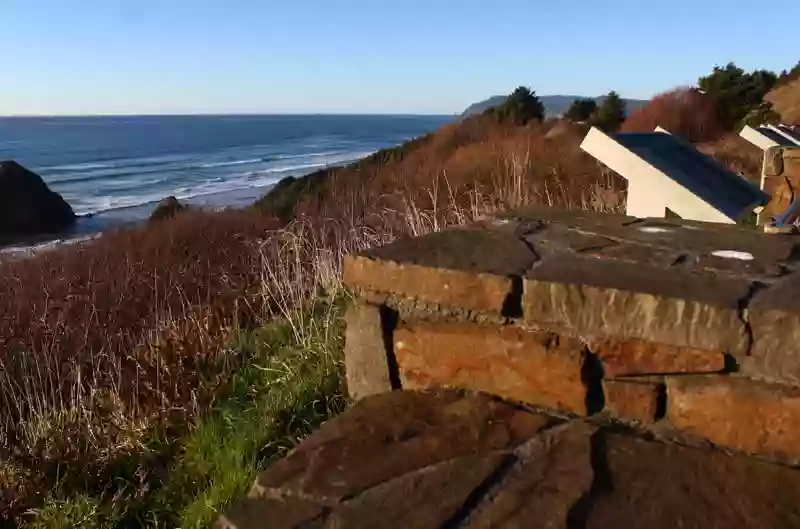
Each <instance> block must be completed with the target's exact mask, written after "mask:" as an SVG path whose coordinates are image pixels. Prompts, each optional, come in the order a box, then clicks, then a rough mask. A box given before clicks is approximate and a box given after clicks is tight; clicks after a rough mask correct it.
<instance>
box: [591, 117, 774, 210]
mask: <svg viewBox="0 0 800 529" xmlns="http://www.w3.org/2000/svg"><path fill="white" fill-rule="evenodd" d="M581 148H582V149H583V150H584V151H586V152H587V153H589V154H591V155H592V156H594V157H595V158H596V159H597V160H599V161H600V162H602V163H603V164H605V165H606V166H608V167H609V168H611V169H612V170H614V171H616V172H617V173H619V174H620V175H621V176H622V177H623V178H625V179H626V180H627V181H628V201H627V214H628V215H632V216H635V217H664V216H665V213H666V210H667V209H669V210H670V211H671V212H674V213H675V214H677V215H678V216H680V217H682V218H684V219H691V220H699V221H706V222H723V223H735V222H736V220H738V219H740V218H742V217H744V216H746V215H748V214H750V213H751V212H752V211H753V210H756V209H760V207H761V206H763V205H764V204H765V203H766V202H767V201H768V200H769V196H768V195H767V194H765V193H763V192H762V191H761V190H760V189H758V187H757V186H755V185H754V184H752V183H750V182H748V181H747V180H745V179H744V178H742V177H740V176H739V175H737V174H735V173H733V172H731V171H729V170H728V169H726V168H725V167H723V166H722V165H720V164H719V163H717V162H716V161H714V160H713V159H712V158H710V157H708V156H706V155H704V154H702V153H701V152H699V151H698V150H697V149H695V148H694V147H693V146H692V145H691V144H689V143H687V142H685V141H683V140H682V139H680V138H678V137H676V136H674V135H671V134H668V133H666V132H664V131H660V130H659V131H656V132H650V133H620V134H614V135H608V134H605V133H604V132H602V131H601V130H599V129H597V128H592V130H590V131H589V133H588V134H587V135H586V138H585V139H584V140H583V143H582V144H581Z"/></svg>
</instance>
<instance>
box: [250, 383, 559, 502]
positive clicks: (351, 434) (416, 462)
mask: <svg viewBox="0 0 800 529" xmlns="http://www.w3.org/2000/svg"><path fill="white" fill-rule="evenodd" d="M551 422H552V419H551V418H550V417H547V416H546V415H542V414H538V413H533V412H530V411H527V410H524V409H521V408H519V407H517V406H513V405H510V404H506V403H503V402H501V401H499V400H497V399H496V398H492V397H489V396H486V395H479V394H472V393H461V392H458V391H430V392H415V391H402V392H400V391H395V392H391V393H385V394H382V395H376V396H372V397H367V398H365V399H362V400H360V401H359V402H358V403H357V404H356V405H354V406H353V407H352V408H350V409H349V410H347V411H346V412H345V413H343V414H342V415H340V416H339V417H337V418H336V419H335V420H333V421H330V422H328V423H326V424H325V425H323V426H322V427H321V428H320V429H319V430H317V431H316V432H315V433H314V434H312V435H311V436H310V437H309V438H308V439H307V440H305V441H304V442H303V443H301V444H300V445H299V446H298V447H297V448H296V449H295V450H294V451H293V452H292V453H291V454H289V455H288V456H287V457H285V458H284V459H282V460H281V461H279V462H277V463H275V464H273V465H272V466H271V467H270V468H268V469H267V470H266V471H264V472H262V473H261V474H260V475H259V476H258V478H257V479H256V483H255V485H254V486H253V489H252V491H251V497H254V498H259V497H270V496H274V495H275V494H277V493H279V494H288V495H291V496H296V497H303V498H308V499H313V500H315V501H317V502H318V503H320V504H325V505H337V504H338V503H339V502H340V501H341V500H342V499H344V498H348V497H351V496H354V495H356V494H358V493H360V492H362V491H363V490H366V489H368V488H371V487H374V486H376V485H378V484H380V483H383V482H385V481H388V480H390V479H393V478H395V477H398V476H401V475H404V474H407V473H409V472H412V471H414V470H416V469H420V468H424V467H427V466H430V465H434V464H436V463H438V462H441V461H446V460H450V459H454V458H457V457H461V456H466V455H473V454H482V453H490V452H493V451H497V450H502V449H506V448H513V447H514V446H517V445H518V444H520V443H522V442H524V441H525V440H527V439H529V438H530V437H531V436H533V435H534V434H535V433H536V432H537V431H539V430H540V429H541V428H544V427H545V426H547V425H548V424H550V423H551Z"/></svg>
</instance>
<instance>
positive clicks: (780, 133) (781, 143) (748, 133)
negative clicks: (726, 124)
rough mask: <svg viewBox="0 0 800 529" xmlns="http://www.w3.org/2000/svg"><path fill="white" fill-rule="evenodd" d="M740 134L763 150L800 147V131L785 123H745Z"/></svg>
mask: <svg viewBox="0 0 800 529" xmlns="http://www.w3.org/2000/svg"><path fill="white" fill-rule="evenodd" d="M739 135H740V136H741V137H742V138H744V139H746V140H747V141H749V142H750V143H752V144H753V145H755V146H756V147H758V148H759V149H761V150H763V151H766V150H767V149H769V148H771V147H800V132H797V131H795V130H793V129H792V128H790V127H787V126H785V125H778V126H775V125H765V126H761V127H751V126H750V125H745V127H744V128H743V129H742V131H741V132H740V133H739Z"/></svg>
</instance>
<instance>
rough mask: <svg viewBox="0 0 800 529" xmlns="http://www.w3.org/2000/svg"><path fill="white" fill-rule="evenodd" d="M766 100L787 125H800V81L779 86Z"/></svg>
mask: <svg viewBox="0 0 800 529" xmlns="http://www.w3.org/2000/svg"><path fill="white" fill-rule="evenodd" d="M765 99H766V100H767V101H769V102H770V103H772V105H773V107H774V108H775V110H776V111H777V112H778V113H779V114H780V115H781V118H782V121H783V122H784V123H785V124H787V125H800V79H796V80H794V81H792V82H790V83H787V84H784V85H781V86H779V87H778V88H776V89H775V90H773V91H772V92H770V93H769V94H767V96H766V98H765Z"/></svg>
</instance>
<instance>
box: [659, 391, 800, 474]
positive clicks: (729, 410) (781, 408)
mask: <svg viewBox="0 0 800 529" xmlns="http://www.w3.org/2000/svg"><path fill="white" fill-rule="evenodd" d="M667 418H668V420H669V422H670V423H671V424H672V425H673V426H675V427H677V428H680V429H682V430H685V431H687V432H689V433H691V434H693V435H695V436H698V437H701V438H704V439H708V440H709V441H711V442H712V443H715V444H717V445H720V446H723V447H727V448H730V449H733V450H738V451H741V452H745V453H748V454H757V455H760V456H765V457H771V458H776V459H779V460H782V461H788V462H800V389H794V388H787V387H784V386H778V385H774V384H767V383H763V382H756V381H752V380H748V379H745V378H740V377H730V376H708V377H699V376H696V377H669V378H668V379H667Z"/></svg>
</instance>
